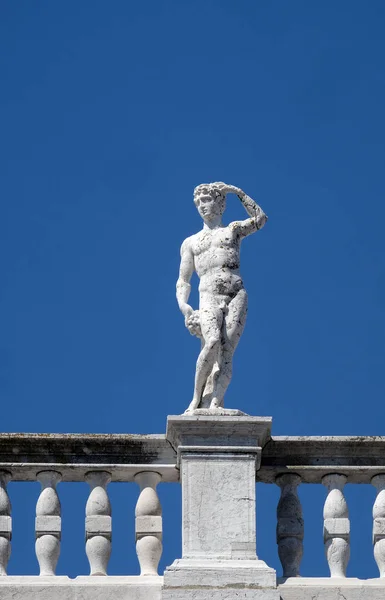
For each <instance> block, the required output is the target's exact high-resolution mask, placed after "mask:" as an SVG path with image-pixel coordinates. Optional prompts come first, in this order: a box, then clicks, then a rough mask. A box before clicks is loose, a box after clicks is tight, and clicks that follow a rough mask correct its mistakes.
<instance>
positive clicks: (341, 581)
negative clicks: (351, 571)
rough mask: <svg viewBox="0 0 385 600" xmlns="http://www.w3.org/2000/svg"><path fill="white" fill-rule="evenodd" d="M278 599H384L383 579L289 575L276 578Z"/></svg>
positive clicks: (384, 587) (384, 584) (384, 580)
mask: <svg viewBox="0 0 385 600" xmlns="http://www.w3.org/2000/svg"><path fill="white" fill-rule="evenodd" d="M278 583H279V585H278V591H279V597H280V600H314V599H315V598H316V599H317V600H384V598H385V579H379V578H378V579H366V580H363V579H356V578H353V577H352V578H350V577H347V578H346V579H345V578H342V577H341V578H340V577H333V578H332V577H290V578H288V579H286V580H284V579H279V580H278Z"/></svg>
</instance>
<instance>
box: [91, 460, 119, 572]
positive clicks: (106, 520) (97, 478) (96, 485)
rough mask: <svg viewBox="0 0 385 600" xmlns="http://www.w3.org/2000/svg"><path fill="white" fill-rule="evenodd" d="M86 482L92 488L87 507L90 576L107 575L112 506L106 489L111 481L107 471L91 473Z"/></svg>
mask: <svg viewBox="0 0 385 600" xmlns="http://www.w3.org/2000/svg"><path fill="white" fill-rule="evenodd" d="M85 480H86V481H87V483H89V485H90V487H91V491H90V495H89V497H88V500H87V505H86V553H87V557H88V561H89V563H90V575H107V565H108V561H109V560H110V555H111V533H112V527H111V504H110V499H109V497H108V494H107V491H106V487H107V485H108V484H109V483H110V481H111V473H108V472H107V471H91V472H89V473H87V474H86V476H85Z"/></svg>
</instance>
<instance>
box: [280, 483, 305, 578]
mask: <svg viewBox="0 0 385 600" xmlns="http://www.w3.org/2000/svg"><path fill="white" fill-rule="evenodd" d="M276 483H277V484H278V485H279V487H280V488H281V497H280V499H279V502H278V506H277V519H278V522H277V544H278V555H279V559H280V561H281V564H282V568H283V576H284V577H299V565H300V564H301V559H302V554H303V534H304V525H303V518H302V507H301V502H300V499H299V498H298V492H297V487H298V486H299V484H300V483H301V477H300V476H299V475H296V474H294V473H293V474H292V473H285V474H284V475H279V476H278V477H277V478H276Z"/></svg>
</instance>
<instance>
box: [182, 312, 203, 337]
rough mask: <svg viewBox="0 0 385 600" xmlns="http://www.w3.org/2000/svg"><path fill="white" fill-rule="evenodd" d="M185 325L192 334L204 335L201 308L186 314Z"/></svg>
mask: <svg viewBox="0 0 385 600" xmlns="http://www.w3.org/2000/svg"><path fill="white" fill-rule="evenodd" d="M185 325H186V327H187V329H188V330H189V332H190V333H191V335H196V336H197V337H199V338H200V337H202V332H201V324H200V319H199V310H194V312H193V313H192V314H190V315H188V316H186V318H185Z"/></svg>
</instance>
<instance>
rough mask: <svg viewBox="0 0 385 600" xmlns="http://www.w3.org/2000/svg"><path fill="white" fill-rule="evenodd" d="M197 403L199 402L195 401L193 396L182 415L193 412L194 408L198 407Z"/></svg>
mask: <svg viewBox="0 0 385 600" xmlns="http://www.w3.org/2000/svg"><path fill="white" fill-rule="evenodd" d="M198 404H199V402H197V401H196V399H195V398H193V399H192V401H191V403H190V405H189V406H188V407H187V408H186V410H185V411H184V413H183V414H184V415H188V414H189V413H192V412H194V410H195V409H196V408H198Z"/></svg>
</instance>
